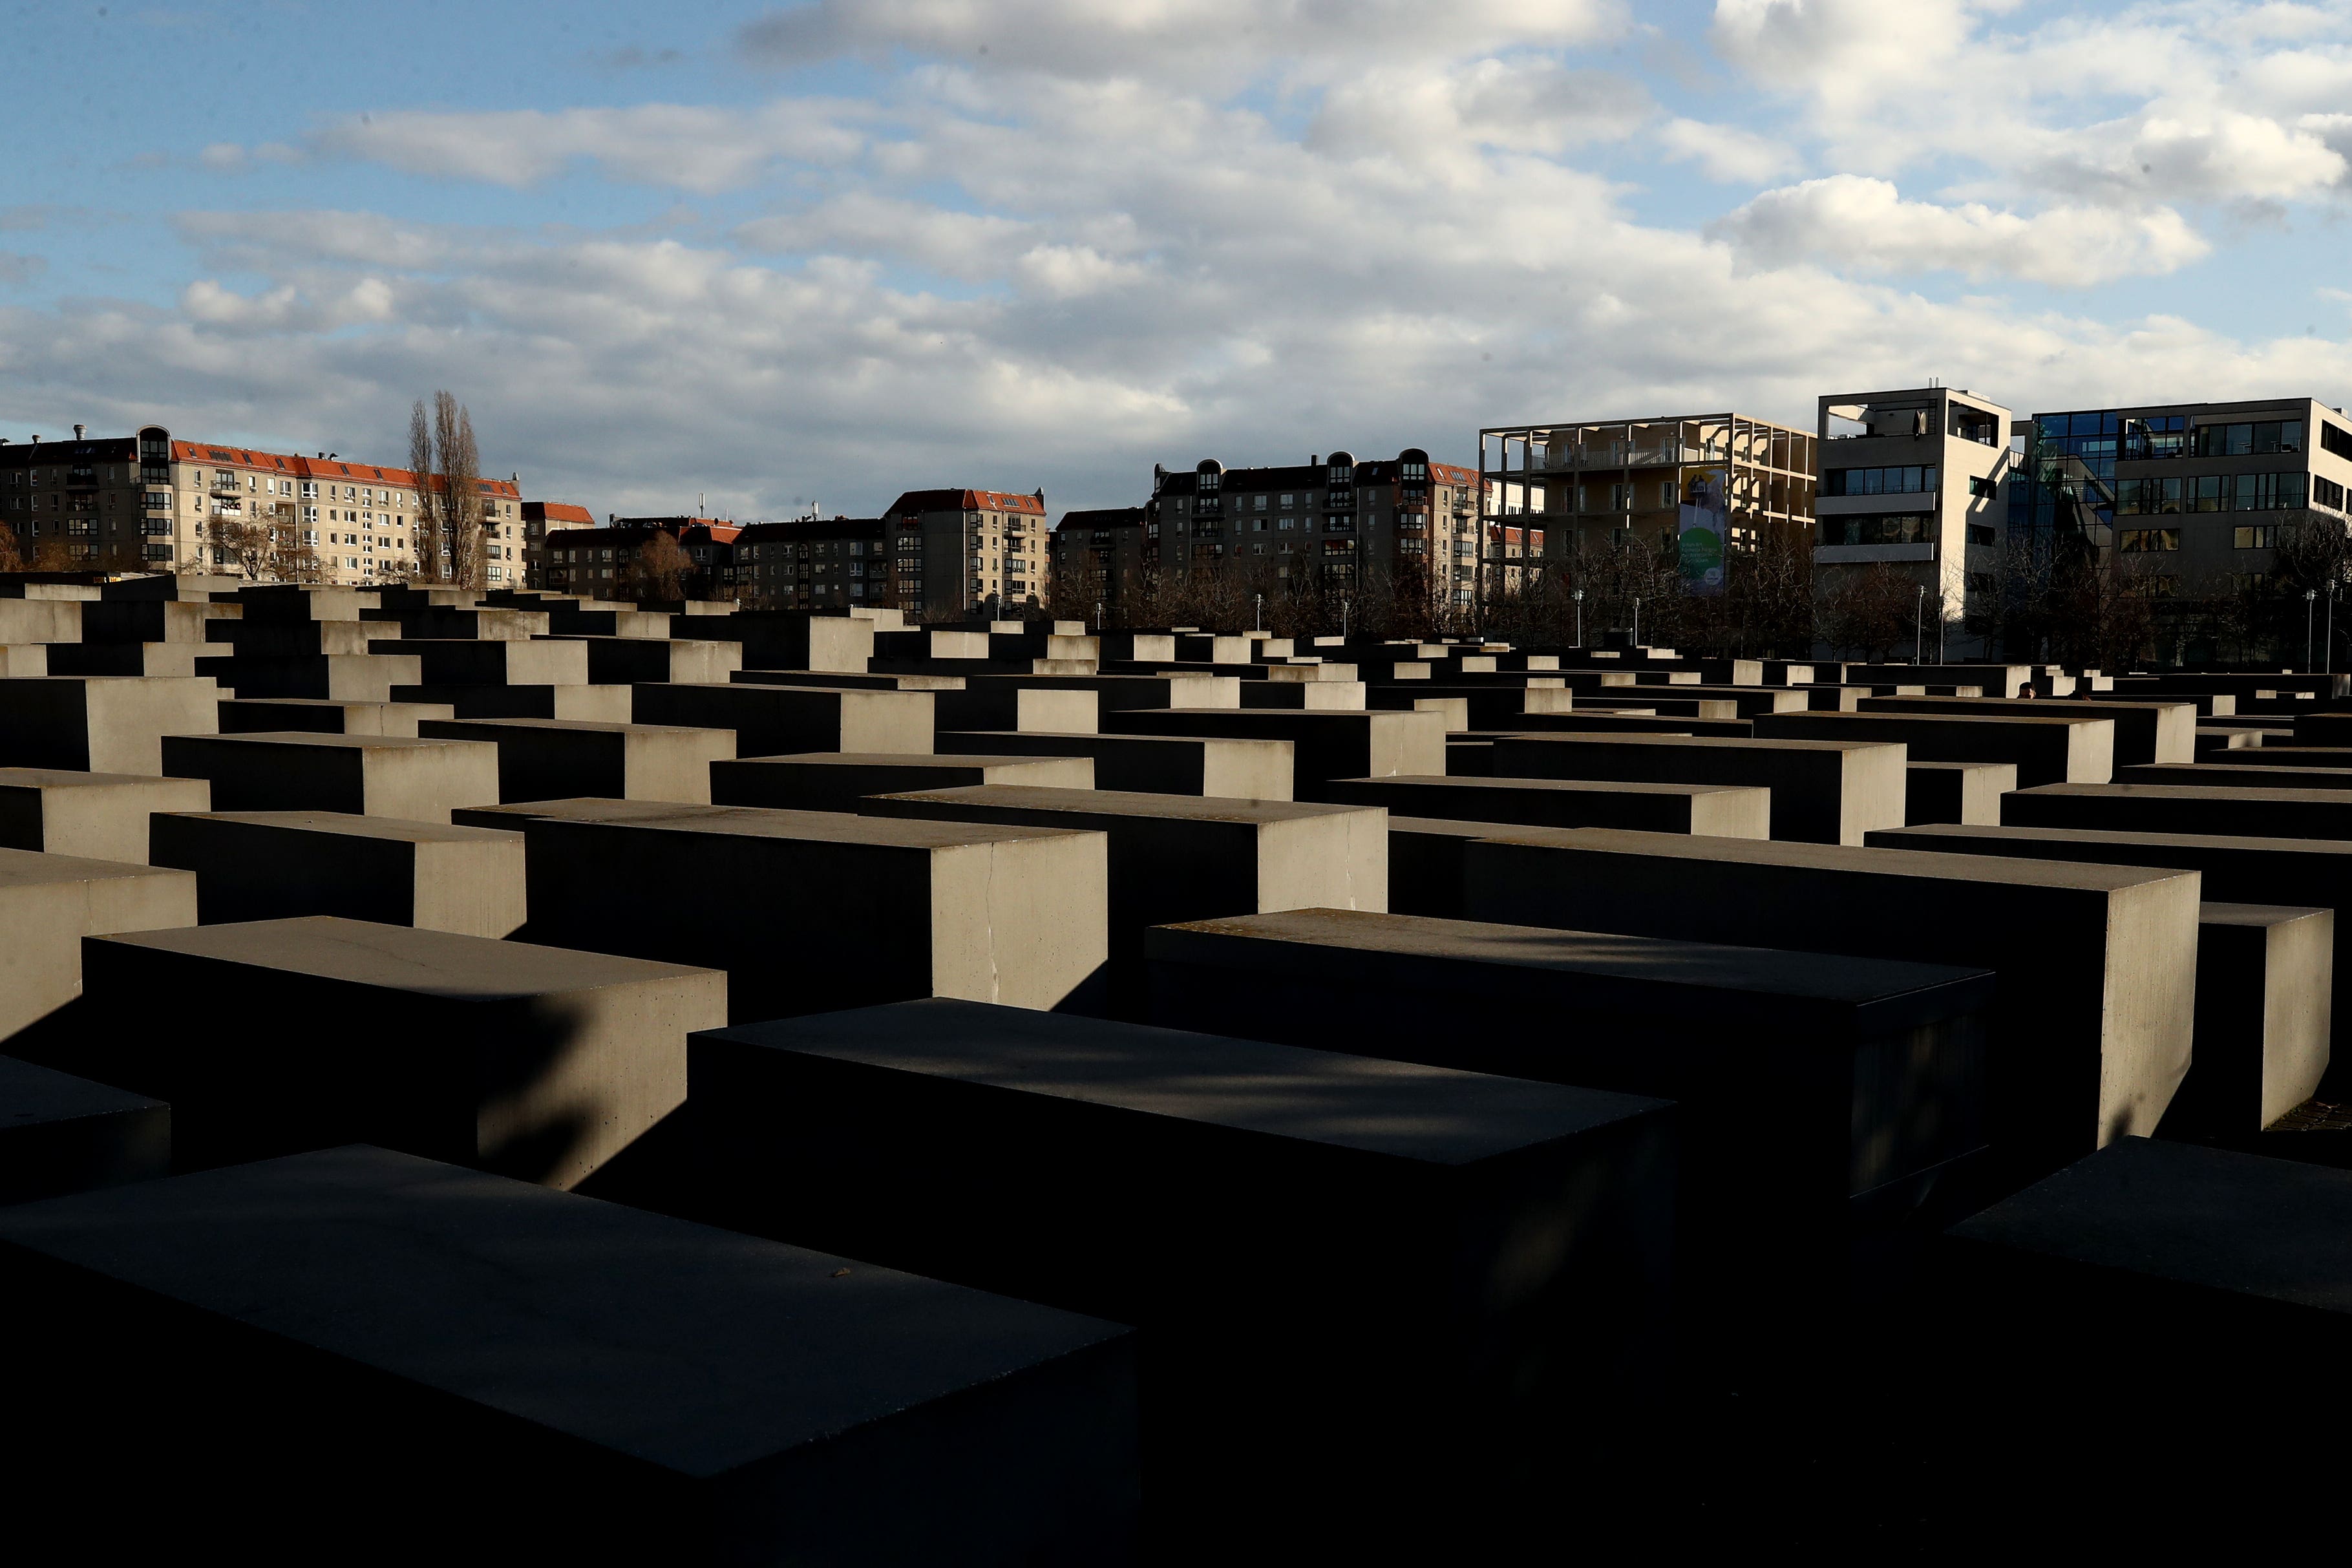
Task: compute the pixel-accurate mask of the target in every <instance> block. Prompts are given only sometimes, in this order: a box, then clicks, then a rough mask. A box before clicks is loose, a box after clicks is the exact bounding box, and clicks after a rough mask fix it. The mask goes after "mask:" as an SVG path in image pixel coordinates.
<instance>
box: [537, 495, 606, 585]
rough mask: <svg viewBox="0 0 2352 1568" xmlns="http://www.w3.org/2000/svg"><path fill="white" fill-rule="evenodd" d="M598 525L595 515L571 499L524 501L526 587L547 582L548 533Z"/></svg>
mask: <svg viewBox="0 0 2352 1568" xmlns="http://www.w3.org/2000/svg"><path fill="white" fill-rule="evenodd" d="M595 526H596V514H595V513H593V512H592V511H590V510H588V509H587V508H586V507H584V506H573V505H572V503H571V502H569V501H560V500H527V501H525V502H523V503H522V573H523V585H524V586H525V587H527V588H543V587H545V586H546V585H547V536H548V535H549V534H550V533H551V532H552V533H563V532H567V531H572V530H576V529H583V528H593V527H595Z"/></svg>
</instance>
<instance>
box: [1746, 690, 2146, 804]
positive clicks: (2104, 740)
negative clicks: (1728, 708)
mask: <svg viewBox="0 0 2352 1568" xmlns="http://www.w3.org/2000/svg"><path fill="white" fill-rule="evenodd" d="M2042 706H2043V707H2045V708H2047V707H2048V706H2050V705H2048V704H2044V705H2042ZM1755 723H1756V733H1757V734H1758V736H1759V737H1769V738H1786V739H1793V740H1811V741H1873V740H1878V741H1887V742H1900V743H1901V744H1902V745H1904V746H1906V747H1907V748H1908V757H1909V759H1910V760H1912V761H1915V762H1925V763H2014V764H2015V765H2016V767H2017V777H2018V781H2019V782H2020V783H2021V784H2024V785H2026V786H2027V787H2028V788H2031V787H2032V786H2033V785H2035V784H2105V783H2106V782H2107V781H2108V780H2109V779H2110V778H2111V777H2112V776H2114V773H2115V741H2116V725H2115V721H2114V720H2112V719H2089V718H2073V717H2052V716H2047V715H2046V714H2042V713H2037V714H2035V715H2034V716H2033V717H2032V718H2022V717H2012V716H2002V717H1999V718H1995V717H1990V716H1987V717H1979V716H1978V715H1975V714H1960V713H1933V714H1928V713H1916V714H1915V713H1874V712H1870V711H1868V710H1864V711H1863V712H1859V713H1767V714H1761V715H1759V716H1758V718H1757V719H1756V721H1755Z"/></svg>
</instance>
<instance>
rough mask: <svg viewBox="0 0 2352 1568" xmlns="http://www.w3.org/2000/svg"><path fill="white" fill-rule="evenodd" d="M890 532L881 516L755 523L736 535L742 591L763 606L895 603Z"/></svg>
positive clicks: (738, 585)
mask: <svg viewBox="0 0 2352 1568" xmlns="http://www.w3.org/2000/svg"><path fill="white" fill-rule="evenodd" d="M889 537H890V531H889V530H888V528H887V527H886V526H885V525H884V522H883V520H882V519H880V518H878V517H832V518H817V517H803V518H797V519H795V520H793V521H791V522H755V523H753V524H752V525H751V527H749V528H746V529H744V530H743V531H741V532H740V533H739V534H737V535H736V536H735V578H734V580H735V584H736V595H737V597H738V598H740V600H742V602H743V603H745V604H747V605H751V606H752V607H754V608H757V609H763V610H792V609H827V608H830V609H840V608H845V607H846V606H849V605H896V604H897V603H898V593H897V587H896V584H893V583H892V581H891V577H890V573H891V555H890V550H889Z"/></svg>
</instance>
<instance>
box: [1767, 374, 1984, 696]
mask: <svg viewBox="0 0 2352 1568" xmlns="http://www.w3.org/2000/svg"><path fill="white" fill-rule="evenodd" d="M1817 420H1818V423H1817V425H1816V430H1815V436H1816V441H1817V446H1816V448H1815V449H1816V450H1817V451H1818V453H1819V454H1820V462H1821V484H1820V488H1819V489H1818V490H1817V492H1816V494H1815V499H1814V509H1815V512H1816V517H1817V521H1818V528H1817V531H1816V534H1815V538H1816V543H1815V545H1814V548H1813V595H1814V598H1815V600H1816V602H1822V601H1825V600H1826V599H1827V598H1828V597H1830V596H1831V595H1835V594H1836V593H1837V592H1838V590H1839V588H1840V586H1841V584H1843V583H1844V582H1846V581H1847V580H1848V579H1849V578H1850V577H1851V576H1852V575H1853V574H1854V573H1856V572H1860V571H1864V570H1867V569H1870V568H1872V567H1874V566H1885V567H1887V568H1889V569H1891V570H1893V571H1894V572H1895V573H1896V574H1898V575H1899V576H1901V577H1903V578H1904V579H1905V580H1906V582H1908V583H1911V584H1914V586H1915V587H1916V589H1919V590H1924V593H1921V594H1920V595H1918V597H1919V605H1918V608H1919V609H1920V611H1921V612H1922V613H1923V615H1924V617H1925V619H1924V622H1923V625H1924V626H1925V628H1926V629H1925V630H1924V631H1923V632H1922V637H1921V640H1922V641H1923V642H1924V643H1925V645H1926V651H1927V653H1928V654H1929V655H1930V657H1933V656H1934V655H1935V653H1936V652H1937V650H1941V652H1942V654H1943V655H1944V656H1945V657H1948V658H1979V657H1982V656H1984V655H1986V654H1988V653H1989V652H1990V649H1989V648H1988V647H1984V646H1982V645H1981V644H1980V643H1979V640H1978V639H1976V638H1974V637H1970V636H1969V633H1968V632H1967V629H1966V623H1967V622H1968V621H1969V618H1971V617H1974V616H1979V614H1980V613H1982V612H1987V611H1990V609H1991V608H1992V607H1993V605H1994V603H1995V601H1996V598H1997V595H1998V594H1999V591H2000V549H2001V536H2002V532H2003V524H2004V521H2005V519H2006V515H2007V514H2006V508H2005V505H2004V502H2003V500H2002V499H2001V490H2002V486H2003V485H2004V484H2005V483H2006V482H2007V480H2008V479H2009V477H2010V469H2011V461H2012V457H2013V454H2012V453H2011V449H2010V446H2009V440H2008V434H2009V428H2010V411H2009V410H2008V409H2007V408H2005V407H2003V406H2001V405H2000V404H1997V403H1995V402H1993V401H1992V400H1991V399H1990V398H1985V397H1979V396H1977V395H1975V394H1973V393H1971V392H1969V391H1968V390H1966V389H1965V388H1959V389H1955V388H1951V387H1942V386H1927V387H1912V388H1909V389H1907V390H1903V391H1895V392H1864V393H1844V394H1839V395H1833V396H1829V397H1823V398H1822V399H1821V400H1820V402H1819V404H1818V406H1817ZM1978 624H1979V625H1982V624H1984V623H1983V622H1982V621H1979V623H1978Z"/></svg>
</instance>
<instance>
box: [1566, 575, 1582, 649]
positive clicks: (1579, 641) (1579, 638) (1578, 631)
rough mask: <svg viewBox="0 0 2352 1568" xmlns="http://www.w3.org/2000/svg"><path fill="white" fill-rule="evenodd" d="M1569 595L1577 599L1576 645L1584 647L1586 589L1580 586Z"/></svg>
mask: <svg viewBox="0 0 2352 1568" xmlns="http://www.w3.org/2000/svg"><path fill="white" fill-rule="evenodd" d="M1569 597H1570V598H1571V599H1573V600H1575V601H1576V646H1577V647H1583V646H1584V590H1583V589H1581V588H1579V589H1577V590H1576V591H1575V592H1573V593H1571V594H1570V595H1569Z"/></svg>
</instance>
